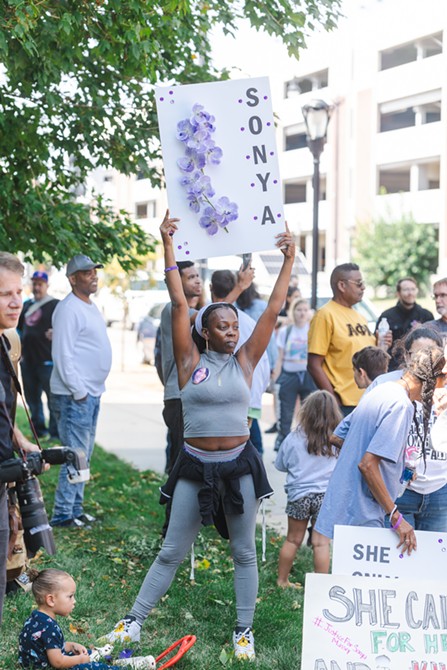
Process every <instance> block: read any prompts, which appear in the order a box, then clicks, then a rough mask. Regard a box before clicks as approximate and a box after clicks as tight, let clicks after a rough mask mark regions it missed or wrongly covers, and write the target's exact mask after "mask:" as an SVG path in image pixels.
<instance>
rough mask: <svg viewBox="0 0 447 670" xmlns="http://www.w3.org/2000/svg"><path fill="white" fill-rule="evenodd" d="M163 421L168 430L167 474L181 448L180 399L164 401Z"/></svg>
mask: <svg viewBox="0 0 447 670" xmlns="http://www.w3.org/2000/svg"><path fill="white" fill-rule="evenodd" d="M164 404H165V406H164V408H163V420H164V422H165V424H166V426H167V428H168V430H169V437H170V450H169V459H168V463H167V472H168V474H169V473H170V472H171V470H172V468H173V466H174V463H175V461H176V460H177V456H178V455H179V453H180V449H181V448H182V447H183V442H184V439H183V408H182V401H181V400H180V398H171V399H170V400H165V403H164Z"/></svg>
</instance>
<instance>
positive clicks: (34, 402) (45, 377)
mask: <svg viewBox="0 0 447 670" xmlns="http://www.w3.org/2000/svg"><path fill="white" fill-rule="evenodd" d="M21 370H22V380H23V390H24V391H25V398H26V402H27V403H28V407H29V409H30V413H31V421H32V422H33V425H34V428H35V429H36V433H37V434H38V436H39V437H40V436H41V435H46V434H47V432H48V431H47V427H46V425H45V415H44V413H43V405H42V392H44V393H45V395H46V396H47V402H48V410H49V412H50V423H49V431H50V435H51V437H56V438H57V437H58V433H57V422H56V417H55V416H54V411H53V408H52V406H51V393H50V377H51V372H52V371H53V364H52V363H51V362H50V363H49V364H47V363H40V364H39V365H28V364H27V363H26V361H22V363H21Z"/></svg>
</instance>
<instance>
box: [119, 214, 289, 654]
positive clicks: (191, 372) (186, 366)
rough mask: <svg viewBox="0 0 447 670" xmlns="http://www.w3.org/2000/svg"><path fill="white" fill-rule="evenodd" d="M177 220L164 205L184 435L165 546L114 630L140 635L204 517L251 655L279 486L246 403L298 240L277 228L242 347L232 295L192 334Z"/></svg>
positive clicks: (238, 632) (241, 647)
mask: <svg viewBox="0 0 447 670" xmlns="http://www.w3.org/2000/svg"><path fill="white" fill-rule="evenodd" d="M177 222H178V219H173V218H170V217H169V211H168V212H166V216H165V218H164V221H163V223H162V224H161V226H160V232H161V236H162V240H163V245H164V252H165V264H166V268H165V272H166V283H167V285H168V290H169V295H170V298H171V303H172V333H173V346H174V356H175V361H176V364H177V370H178V379H179V387H180V389H181V398H182V404H183V418H184V426H185V429H184V436H185V444H184V447H183V451H182V452H181V453H180V455H179V457H178V459H177V461H176V463H175V465H174V468H173V470H172V472H171V474H170V476H169V479H168V481H167V483H166V484H165V485H164V486H163V487H162V502H165V501H167V500H168V499H170V498H172V512H171V518H170V522H169V526H168V530H167V533H166V538H165V540H164V543H163V546H162V548H161V550H160V552H159V554H158V556H157V558H156V559H155V561H154V563H153V564H152V566H151V568H150V569H149V572H148V573H147V575H146V578H145V580H144V582H143V585H142V587H141V589H140V592H139V594H138V596H137V599H136V601H135V603H134V605H133V607H132V609H131V610H130V612H129V614H128V615H127V616H126V617H125V618H124V619H122V620H121V621H119V622H118V624H117V625H116V626H115V629H114V630H113V631H112V633H110V634H109V635H108V636H107V639H108V640H109V641H110V642H114V641H122V642H128V641H138V640H139V638H140V630H141V626H142V625H143V623H144V621H145V619H146V617H147V616H148V614H149V612H150V611H151V610H152V609H153V607H155V605H156V603H157V602H158V600H159V599H160V598H161V597H162V596H163V595H164V594H165V593H166V591H167V590H168V588H169V586H170V585H171V582H172V580H173V578H174V576H175V573H176V570H177V568H178V567H179V565H180V563H181V562H182V561H183V559H184V558H185V556H186V554H187V552H188V551H189V550H190V548H191V545H192V543H193V542H194V540H195V538H196V536H197V534H198V532H199V530H200V526H201V525H202V524H203V525H212V524H214V525H216V527H217V528H218V529H219V532H220V533H221V535H223V536H224V537H229V539H230V545H231V553H232V557H233V562H234V587H235V592H236V612H237V621H236V627H235V630H234V633H233V644H234V652H235V656H236V657H237V658H238V659H244V658H245V659H252V658H254V656H255V653H254V641H253V633H252V630H251V627H252V623H253V616H254V611H255V604H256V597H257V592H258V572H257V561H256V546H255V527H256V514H257V510H258V504H259V500H260V499H261V498H264V497H268V496H270V495H271V494H272V489H271V487H270V485H269V483H268V480H267V476H266V473H265V470H264V466H263V463H262V460H261V458H260V456H259V454H258V453H257V451H256V449H254V447H253V446H252V444H251V442H250V441H249V429H248V425H247V411H248V405H249V401H250V385H251V380H252V375H253V370H254V368H255V367H256V364H257V363H258V361H259V360H260V358H261V356H262V354H263V352H264V351H265V349H266V347H267V345H268V343H269V340H270V337H271V334H272V332H273V329H274V327H275V324H276V318H277V315H278V312H279V311H280V309H281V306H282V304H283V302H284V299H285V295H286V292H287V287H288V284H289V278H290V274H291V271H292V267H293V261H294V256H295V245H294V243H293V240H292V236H291V234H290V233H289V231H288V230H286V232H284V233H280V234H279V235H277V236H276V237H277V246H278V247H279V248H280V249H281V251H282V253H283V255H284V258H283V265H282V268H281V271H280V273H279V275H278V278H277V280H276V283H275V286H274V288H273V291H272V294H271V296H270V300H269V301H268V304H267V307H266V309H265V311H264V313H263V314H262V316H261V317H260V318H259V321H258V322H257V324H256V327H255V329H254V330H253V333H252V335H251V337H250V338H249V339H248V340H247V341H246V342H245V344H244V345H243V346H242V347H241V348H240V349H239V350H238V351H237V352H236V353H235V349H236V345H237V342H238V339H239V329H238V328H239V327H238V316H237V311H236V309H235V308H234V306H233V305H232V304H228V303H222V302H219V303H212V304H211V305H208V306H207V307H205V308H202V309H201V310H200V311H199V313H198V315H197V318H196V322H195V327H194V330H193V333H191V326H190V319H189V312H188V305H187V302H186V298H185V295H184V293H183V289H182V283H181V279H180V275H179V272H178V269H177V265H176V262H175V258H174V249H173V240H172V236H173V235H174V234H175V232H176V231H177Z"/></svg>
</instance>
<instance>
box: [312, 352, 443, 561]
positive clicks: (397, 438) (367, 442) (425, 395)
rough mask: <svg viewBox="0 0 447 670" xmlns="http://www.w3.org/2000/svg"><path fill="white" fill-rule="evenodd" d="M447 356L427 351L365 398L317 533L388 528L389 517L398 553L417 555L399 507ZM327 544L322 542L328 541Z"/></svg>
mask: <svg viewBox="0 0 447 670" xmlns="http://www.w3.org/2000/svg"><path fill="white" fill-rule="evenodd" d="M444 365H445V359H444V353H443V351H442V349H441V348H440V347H436V346H432V347H427V348H424V349H422V350H421V351H419V352H418V353H416V354H415V355H414V356H412V358H411V361H409V363H408V367H407V369H406V371H405V372H404V374H403V376H402V378H401V379H399V380H398V381H395V382H386V383H384V384H380V385H379V386H377V387H376V388H374V389H372V390H371V391H369V392H368V394H365V396H364V398H363V399H362V401H361V402H360V403H359V405H358V407H357V408H356V409H355V410H354V412H353V413H352V419H351V425H350V428H349V432H348V434H347V436H346V439H345V441H344V444H343V448H342V450H341V452H340V456H339V458H338V461H337V465H336V466H335V470H334V472H333V475H332V477H331V480H330V482H329V486H328V489H327V492H326V495H325V498H324V501H323V505H322V508H321V510H320V513H319V515H318V519H317V522H316V524H315V530H314V533H318V534H317V535H316V537H315V538H313V541H314V542H315V541H317V540H318V537H319V535H323V536H324V538H327V537H333V532H334V525H335V524H336V523H337V524H344V525H350V526H376V527H383V526H384V517H385V514H388V515H389V517H390V519H391V528H392V529H393V530H395V531H396V533H397V534H398V536H399V544H398V545H397V546H398V547H402V549H401V551H403V552H405V551H407V552H408V553H409V554H411V552H412V551H413V549H416V536H415V534H414V529H413V527H412V526H411V525H410V524H409V523H408V522H407V521H406V520H405V519H404V518H403V515H402V513H401V512H400V510H399V509H398V507H397V505H395V502H394V501H395V499H396V497H397V494H398V491H399V488H400V483H399V480H400V477H401V475H402V472H403V470H404V467H405V447H406V444H407V438H408V434H409V431H410V427H411V423H412V421H413V417H414V413H415V406H414V403H415V401H417V400H418V401H420V402H421V403H422V406H423V412H424V421H423V439H425V434H426V432H427V429H428V421H429V416H430V412H431V405H432V400H433V393H434V390H435V388H436V387H439V386H442V385H443V384H444V381H445V376H446V375H445V374H444V372H443V368H444ZM324 538H322V540H324Z"/></svg>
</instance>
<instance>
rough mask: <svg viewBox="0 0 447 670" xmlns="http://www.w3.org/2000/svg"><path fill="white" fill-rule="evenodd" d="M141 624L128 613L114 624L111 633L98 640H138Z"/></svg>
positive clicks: (112, 641)
mask: <svg viewBox="0 0 447 670" xmlns="http://www.w3.org/2000/svg"><path fill="white" fill-rule="evenodd" d="M140 633H141V626H140V625H139V624H138V623H137V622H136V619H135V617H134V616H131V615H128V616H125V617H124V619H121V620H120V621H118V623H117V624H115V626H114V628H113V630H112V632H111V633H108V634H107V635H103V636H102V637H101V638H99V639H100V640H107V642H110V643H111V644H113V643H114V642H139V641H140Z"/></svg>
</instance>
